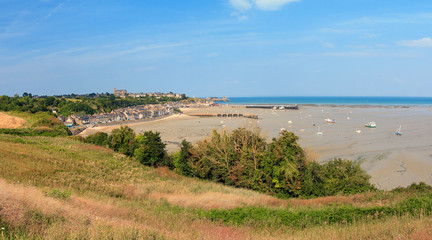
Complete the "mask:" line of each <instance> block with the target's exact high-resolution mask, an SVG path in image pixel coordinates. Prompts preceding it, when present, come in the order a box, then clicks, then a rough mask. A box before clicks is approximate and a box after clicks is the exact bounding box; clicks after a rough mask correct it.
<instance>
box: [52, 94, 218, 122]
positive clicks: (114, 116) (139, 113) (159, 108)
mask: <svg viewBox="0 0 432 240" xmlns="http://www.w3.org/2000/svg"><path fill="white" fill-rule="evenodd" d="M113 94H114V96H116V97H120V98H126V97H133V98H139V97H147V96H154V97H156V98H162V97H170V98H177V99H185V98H186V96H185V94H178V93H172V92H170V93H128V92H127V91H126V90H117V89H116V88H114V92H113ZM212 105H214V101H211V100H210V101H209V100H206V99H195V100H194V101H189V102H187V103H186V102H180V101H176V102H168V103H164V104H147V105H137V106H131V107H125V108H119V109H115V110H112V111H111V112H109V113H96V114H93V115H85V114H72V115H70V116H66V117H65V116H62V115H60V116H58V117H57V119H58V120H60V121H62V122H63V123H64V124H65V125H66V126H67V127H70V128H76V127H85V128H87V127H92V126H95V125H96V124H107V123H114V122H122V121H135V120H144V119H151V118H158V117H163V116H168V115H171V114H174V113H179V112H180V111H179V109H180V108H199V107H208V106H212Z"/></svg>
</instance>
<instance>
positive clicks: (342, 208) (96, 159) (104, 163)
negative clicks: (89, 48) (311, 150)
mask: <svg viewBox="0 0 432 240" xmlns="http://www.w3.org/2000/svg"><path fill="white" fill-rule="evenodd" d="M185 143H186V142H185ZM270 144H271V143H270ZM184 146H186V147H184V149H191V146H188V144H185V145H184ZM183 153H184V154H185V156H183V157H184V159H187V158H189V157H188V154H189V153H190V151H184V152H183ZM177 160H179V159H177ZM174 163H175V164H176V166H178V164H179V163H180V164H181V163H182V162H178V161H177V163H176V161H175V162H174ZM341 165H342V166H345V165H344V163H343V161H342V163H341ZM185 166H186V167H185V168H184V169H187V166H188V165H185ZM176 170H178V169H177V168H176ZM305 176H306V174H305ZM0 189H2V191H0V238H2V239H17V238H18V239H90V238H93V239H106V238H115V239H117V238H119V239H125V238H127V239H129V238H134V239H196V238H199V239H206V238H212V239H226V238H230V239H290V238H295V239H318V238H320V239H323V238H324V239H353V238H354V239H380V238H381V239H389V238H390V239H393V238H401V239H427V238H428V237H429V236H430V234H431V233H432V227H431V226H432V217H431V216H430V214H431V212H430V211H431V209H432V190H431V187H430V186H428V185H426V184H424V183H420V184H413V185H411V186H409V187H407V188H398V189H395V190H393V191H372V192H367V193H361V194H355V195H347V196H342V195H339V196H334V197H321V198H314V199H298V198H290V199H278V198H274V197H271V196H268V195H264V194H261V193H258V192H256V191H251V190H246V189H240V188H232V187H228V186H223V185H222V184H217V183H213V182H209V181H202V180H197V179H193V178H189V177H184V176H180V175H177V174H175V173H173V172H171V171H170V170H168V169H167V168H150V167H146V166H143V165H142V164H141V163H140V162H139V161H137V160H135V159H134V158H129V157H125V156H124V155H121V154H119V153H115V152H114V151H112V150H110V149H108V148H105V147H100V146H95V145H93V144H88V143H83V142H81V141H75V140H74V139H70V138H66V137H57V138H48V137H40V136H37V137H34V136H31V137H27V136H13V135H0ZM68 192H70V193H71V194H70V195H69V194H68ZM65 200H67V201H65Z"/></svg>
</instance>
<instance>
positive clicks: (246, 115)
mask: <svg viewBox="0 0 432 240" xmlns="http://www.w3.org/2000/svg"><path fill="white" fill-rule="evenodd" d="M188 116H192V117H220V118H227V117H228V118H230V117H233V118H235V117H239V118H240V117H243V118H252V119H258V115H257V114H250V113H199V114H188Z"/></svg>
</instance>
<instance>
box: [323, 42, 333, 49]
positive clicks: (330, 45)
mask: <svg viewBox="0 0 432 240" xmlns="http://www.w3.org/2000/svg"><path fill="white" fill-rule="evenodd" d="M322 45H323V46H324V47H327V48H332V47H334V44H333V43H329V42H324V43H323V44H322Z"/></svg>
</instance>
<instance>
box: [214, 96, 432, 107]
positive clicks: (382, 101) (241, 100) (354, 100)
mask: <svg viewBox="0 0 432 240" xmlns="http://www.w3.org/2000/svg"><path fill="white" fill-rule="evenodd" d="M228 99H229V100H230V101H229V102H224V103H223V104H229V105H267V104H268V105H292V104H300V105H372V106H432V97H311V96H307V97H298V96H296V97H228ZM220 103H222V102H220Z"/></svg>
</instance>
